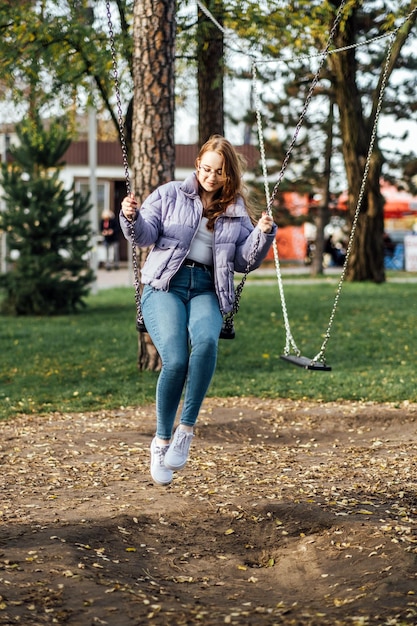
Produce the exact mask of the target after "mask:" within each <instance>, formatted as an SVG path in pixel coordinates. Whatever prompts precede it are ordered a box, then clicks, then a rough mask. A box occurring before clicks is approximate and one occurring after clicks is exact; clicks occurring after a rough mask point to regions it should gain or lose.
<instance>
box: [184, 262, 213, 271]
mask: <svg viewBox="0 0 417 626" xmlns="http://www.w3.org/2000/svg"><path fill="white" fill-rule="evenodd" d="M183 265H184V266H185V267H201V269H203V270H207V271H208V272H210V271H211V269H212V267H211V265H205V264H204V263H200V262H199V261H192V260H191V259H185V261H184V263H183Z"/></svg>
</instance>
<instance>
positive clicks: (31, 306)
mask: <svg viewBox="0 0 417 626" xmlns="http://www.w3.org/2000/svg"><path fill="white" fill-rule="evenodd" d="M63 122H64V121H63V120H62V119H60V120H54V121H53V122H51V124H50V126H49V128H46V127H44V125H43V124H42V121H41V119H40V117H39V116H37V115H35V116H32V117H30V118H28V119H26V120H25V121H23V122H21V124H19V125H18V126H17V128H16V132H17V135H18V138H19V141H20V145H18V146H17V147H13V148H12V149H11V150H10V152H11V156H12V163H11V164H7V163H3V164H2V168H1V178H2V180H1V181H0V184H1V185H2V187H3V197H4V200H5V204H6V208H5V210H4V211H3V212H2V213H0V228H1V229H2V230H3V231H5V232H6V234H7V250H8V253H7V254H8V258H7V261H8V264H9V270H8V271H7V273H5V274H3V275H0V285H1V287H2V289H3V290H4V294H5V295H4V298H3V300H2V311H3V312H5V313H9V314H12V315H54V314H62V313H73V312H75V311H76V310H77V309H78V308H80V307H81V306H84V305H85V303H84V301H83V299H84V297H85V296H86V295H87V294H88V292H89V284H90V283H91V282H92V281H93V280H94V274H93V271H92V270H91V268H90V267H89V264H88V252H89V250H90V248H91V236H92V232H91V227H90V221H89V215H88V214H89V211H90V204H89V200H88V198H87V199H86V198H84V197H83V196H81V195H80V194H79V193H75V191H74V189H71V190H67V189H64V186H63V183H62V181H60V180H59V170H60V167H62V165H63V163H62V157H63V155H64V153H65V151H66V150H67V148H68V146H69V144H70V141H71V140H70V135H69V131H68V130H67V128H68V127H67V125H66V124H65V123H63ZM11 253H12V254H11ZM16 257H17V258H16Z"/></svg>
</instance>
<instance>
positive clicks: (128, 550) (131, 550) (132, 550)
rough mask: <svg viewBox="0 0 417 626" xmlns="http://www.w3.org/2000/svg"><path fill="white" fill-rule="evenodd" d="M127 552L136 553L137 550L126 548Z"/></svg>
mask: <svg viewBox="0 0 417 626" xmlns="http://www.w3.org/2000/svg"><path fill="white" fill-rule="evenodd" d="M126 552H136V548H126Z"/></svg>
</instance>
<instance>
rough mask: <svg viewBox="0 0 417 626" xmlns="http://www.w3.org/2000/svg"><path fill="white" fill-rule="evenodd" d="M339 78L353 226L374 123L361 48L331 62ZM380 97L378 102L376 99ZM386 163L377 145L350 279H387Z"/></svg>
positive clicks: (346, 34) (348, 36)
mask: <svg viewBox="0 0 417 626" xmlns="http://www.w3.org/2000/svg"><path fill="white" fill-rule="evenodd" d="M355 34H356V31H355V15H354V14H353V15H351V17H350V18H349V20H348V22H347V24H346V28H345V30H343V32H339V33H338V35H337V36H336V39H335V45H336V47H337V48H341V47H343V46H349V45H351V44H353V43H354V41H355ZM329 62H330V66H331V68H332V71H333V75H334V89H335V98H336V103H337V106H338V109H339V115H340V131H341V136H342V146H343V147H342V149H343V158H344V162H345V167H346V176H347V181H348V209H349V216H350V219H351V221H352V219H353V217H354V214H355V210H356V206H357V201H358V197H359V191H360V187H361V182H362V178H363V172H364V167H365V163H366V158H367V154H368V147H369V143H370V140H371V133H372V127H373V123H374V119H373V118H372V117H370V118H369V119H368V120H365V119H364V115H363V109H362V101H361V96H360V93H359V89H358V86H357V84H356V73H357V64H356V58H355V48H352V49H349V50H345V51H343V52H338V53H337V54H334V55H331V57H330V58H329ZM374 97H378V94H376V95H375V96H374ZM381 167H382V158H381V155H380V153H379V151H378V149H377V144H376V141H375V144H374V152H373V155H372V165H371V167H370V168H369V173H368V178H367V185H366V190H365V193H364V196H363V201H362V206H361V212H360V216H359V219H358V222H357V225H356V229H355V233H354V239H353V244H352V248H351V253H350V258H349V263H348V267H347V271H346V278H347V279H348V280H351V281H353V280H358V281H359V280H360V281H361V280H372V281H374V282H376V283H381V282H383V281H384V280H385V271H384V257H383V232H384V213H383V208H384V205H383V197H382V195H381V192H380V188H379V179H380V176H381Z"/></svg>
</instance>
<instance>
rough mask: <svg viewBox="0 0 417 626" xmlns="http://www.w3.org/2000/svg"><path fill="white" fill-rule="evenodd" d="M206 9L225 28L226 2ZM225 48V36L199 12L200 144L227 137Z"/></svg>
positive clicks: (209, 4)
mask: <svg viewBox="0 0 417 626" xmlns="http://www.w3.org/2000/svg"><path fill="white" fill-rule="evenodd" d="M206 6H207V8H208V9H209V11H210V12H211V13H212V15H213V17H215V18H216V20H217V21H218V22H219V24H221V25H222V23H223V2H222V1H221V0H209V2H206ZM223 54H224V46H223V33H222V32H221V31H220V30H219V28H218V27H217V26H216V25H215V24H214V23H213V22H212V20H211V19H209V18H208V17H207V16H206V15H205V14H204V13H203V12H202V11H201V10H200V9H199V11H198V31H197V84H198V106H199V115H198V141H199V145H200V146H201V145H203V143H205V142H206V141H207V139H208V138H209V137H210V135H213V134H218V135H224V96H223V80H224V58H223Z"/></svg>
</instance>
